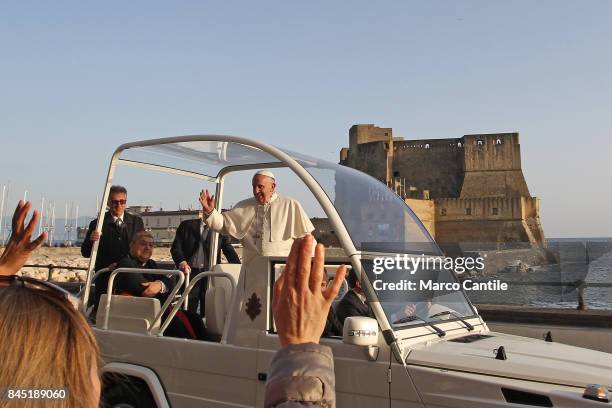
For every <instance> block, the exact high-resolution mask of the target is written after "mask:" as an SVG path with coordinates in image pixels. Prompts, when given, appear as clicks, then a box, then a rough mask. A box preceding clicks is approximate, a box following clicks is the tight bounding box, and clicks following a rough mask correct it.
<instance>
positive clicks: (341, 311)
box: [336, 269, 374, 328]
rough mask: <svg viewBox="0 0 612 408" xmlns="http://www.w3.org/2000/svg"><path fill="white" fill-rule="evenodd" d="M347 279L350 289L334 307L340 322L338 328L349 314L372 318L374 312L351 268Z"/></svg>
mask: <svg viewBox="0 0 612 408" xmlns="http://www.w3.org/2000/svg"><path fill="white" fill-rule="evenodd" d="M347 281H348V284H349V288H351V290H349V291H348V292H346V294H345V295H344V297H343V298H342V300H341V301H340V303H339V304H338V307H337V308H336V316H337V317H338V321H339V322H340V328H342V327H343V326H344V319H346V318H347V317H350V316H365V317H372V318H374V312H372V308H371V307H370V305H369V304H368V302H367V301H366V297H365V295H364V294H363V290H362V289H361V282H359V279H357V274H356V273H355V271H354V270H353V269H351V270H350V271H349V273H348V277H347Z"/></svg>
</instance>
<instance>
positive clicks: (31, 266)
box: [23, 264, 88, 282]
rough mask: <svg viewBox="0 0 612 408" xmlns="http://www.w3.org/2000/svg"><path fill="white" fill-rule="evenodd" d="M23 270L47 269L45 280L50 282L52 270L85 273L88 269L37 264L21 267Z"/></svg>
mask: <svg viewBox="0 0 612 408" xmlns="http://www.w3.org/2000/svg"><path fill="white" fill-rule="evenodd" d="M23 268H47V280H48V281H50V282H52V281H53V280H52V277H53V270H54V269H63V270H68V271H87V270H88V268H85V267H79V266H62V265H54V264H48V265H38V264H28V265H23Z"/></svg>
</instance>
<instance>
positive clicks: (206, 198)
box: [200, 190, 215, 214]
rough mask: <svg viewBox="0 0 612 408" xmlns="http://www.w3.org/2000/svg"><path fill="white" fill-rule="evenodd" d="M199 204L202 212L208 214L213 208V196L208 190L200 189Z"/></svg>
mask: <svg viewBox="0 0 612 408" xmlns="http://www.w3.org/2000/svg"><path fill="white" fill-rule="evenodd" d="M200 204H202V209H203V210H204V213H206V214H210V213H211V212H212V211H213V210H214V209H215V196H213V195H210V193H209V192H208V190H202V191H201V192H200Z"/></svg>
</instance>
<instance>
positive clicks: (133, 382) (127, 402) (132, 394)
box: [100, 375, 157, 408]
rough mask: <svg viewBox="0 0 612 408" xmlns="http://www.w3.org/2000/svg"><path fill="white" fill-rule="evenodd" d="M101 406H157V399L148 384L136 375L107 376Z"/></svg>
mask: <svg viewBox="0 0 612 408" xmlns="http://www.w3.org/2000/svg"><path fill="white" fill-rule="evenodd" d="M100 407H101V408H155V407H157V404H155V400H154V398H153V395H152V394H151V391H150V390H149V387H148V386H147V384H146V383H145V382H144V381H143V380H141V379H140V378H136V377H127V376H117V375H112V376H106V377H105V379H104V390H103V391H102V400H101V403H100Z"/></svg>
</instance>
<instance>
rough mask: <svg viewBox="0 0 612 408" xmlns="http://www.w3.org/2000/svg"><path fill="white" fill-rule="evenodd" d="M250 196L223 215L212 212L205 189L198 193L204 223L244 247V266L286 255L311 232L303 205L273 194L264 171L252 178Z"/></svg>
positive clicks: (271, 181)
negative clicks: (295, 242) (297, 240)
mask: <svg viewBox="0 0 612 408" xmlns="http://www.w3.org/2000/svg"><path fill="white" fill-rule="evenodd" d="M252 186H253V197H251V198H247V199H246V200H242V201H240V202H239V203H238V204H236V206H234V208H232V209H231V210H229V211H226V212H224V213H219V212H218V211H217V210H216V209H215V198H214V197H213V196H211V195H210V194H209V193H208V190H205V191H202V192H201V193H200V203H201V204H202V209H203V210H204V222H206V225H208V226H209V227H210V228H211V229H212V230H213V231H217V232H220V233H222V234H226V235H231V236H233V237H234V238H236V239H239V240H240V241H241V242H242V245H243V248H244V249H243V263H244V264H248V263H249V261H250V260H251V259H253V258H254V257H256V256H258V255H264V256H287V255H288V254H289V250H290V249H291V244H292V243H293V240H294V239H296V238H300V237H303V236H305V235H306V234H310V233H311V232H312V231H314V226H313V225H312V222H311V221H310V219H309V218H308V215H306V212H305V211H304V209H303V208H302V205H301V204H300V203H299V202H298V201H297V200H294V199H292V198H289V197H284V196H280V195H278V194H277V193H276V178H275V176H274V174H272V172H270V171H267V170H262V171H258V172H257V173H255V175H254V176H253V180H252Z"/></svg>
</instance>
